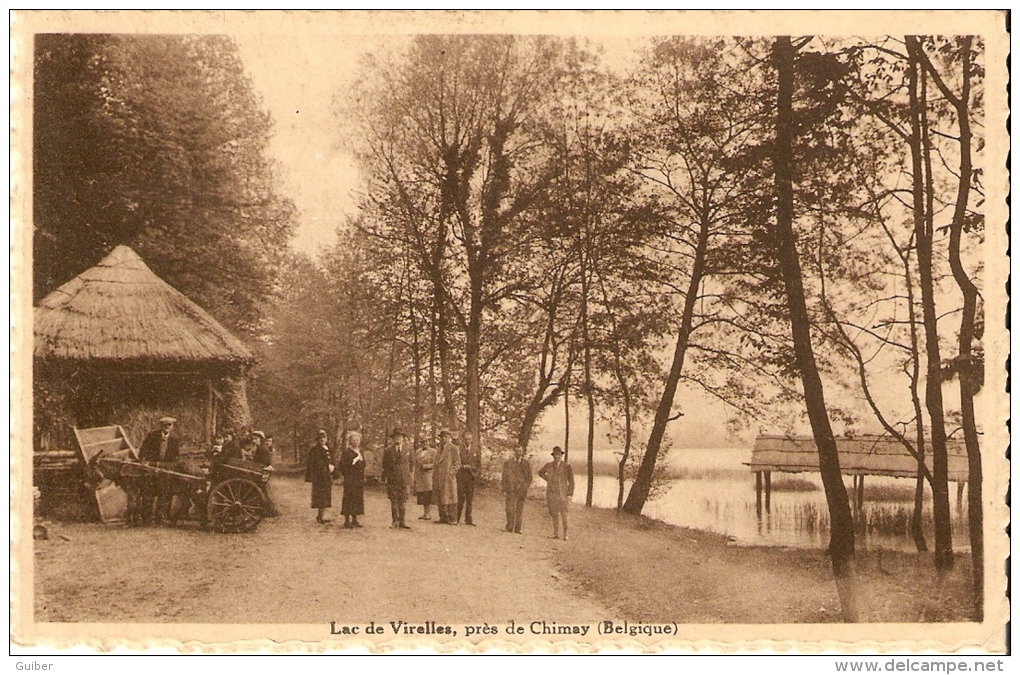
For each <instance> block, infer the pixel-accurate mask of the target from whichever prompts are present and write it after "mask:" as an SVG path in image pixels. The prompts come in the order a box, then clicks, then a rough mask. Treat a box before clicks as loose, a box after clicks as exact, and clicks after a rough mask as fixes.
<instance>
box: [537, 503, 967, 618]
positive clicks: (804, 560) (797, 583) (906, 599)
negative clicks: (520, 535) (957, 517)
mask: <svg viewBox="0 0 1020 675" xmlns="http://www.w3.org/2000/svg"><path fill="white" fill-rule="evenodd" d="M571 518H572V521H571V523H572V525H571V531H572V532H574V533H576V534H575V535H574V536H572V537H571V540H570V541H569V542H565V543H564V544H565V545H564V546H562V547H560V548H559V549H557V551H556V556H555V557H554V562H555V563H556V565H557V567H558V568H559V569H560V570H562V571H563V573H564V574H566V575H568V576H569V577H571V578H572V579H574V580H575V581H576V582H578V583H579V584H581V586H582V587H583V588H585V589H586V590H587V591H588V592H590V593H592V594H593V596H594V597H595V598H596V599H597V600H598V601H599V602H601V603H602V604H605V605H606V606H608V607H610V608H612V609H615V610H617V611H618V614H619V616H621V617H623V618H628V619H631V620H635V621H653V620H659V621H661V620H664V619H665V618H668V619H669V620H671V621H675V622H677V623H741V624H744V623H748V624H753V623H767V624H771V623H833V622H840V621H841V618H840V614H839V600H838V596H837V595H836V586H835V581H834V580H833V577H832V572H831V566H830V563H829V559H828V554H827V552H826V551H825V550H823V549H807V548H797V547H787V546H759V545H753V544H752V545H747V544H740V543H736V542H734V541H733V540H731V538H730V537H728V536H726V535H721V534H716V533H714V532H708V531H704V530H696V529H692V528H687V527H682V526H678V525H671V524H669V523H665V522H663V521H661V520H656V519H653V518H649V517H647V516H643V515H642V516H632V515H630V514H621V513H617V512H616V511H615V509H605V508H599V507H591V508H588V507H583V506H582V507H576V506H574V507H572V510H571ZM575 522H577V523H578V524H577V525H574V523H575ZM580 528H584V531H583V532H582V531H580ZM955 561H956V562H955V565H954V567H953V569H952V570H951V571H950V572H949V573H948V574H947V575H946V577H945V578H944V579H942V580H941V582H940V581H939V580H938V579H937V575H936V573H935V568H934V564H933V554H932V552H930V551H929V552H926V553H909V552H902V551H891V550H886V549H873V550H860V551H858V552H857V573H858V583H859V589H860V594H861V600H862V605H863V607H864V613H863V615H862V616H863V617H864V620H863V621H862V622H867V623H871V622H883V623H887V622H896V623H917V622H922V623H923V622H961V621H973V618H972V616H971V609H970V608H971V595H972V594H971V589H970V555H969V553H961V552H957V553H956V557H955Z"/></svg>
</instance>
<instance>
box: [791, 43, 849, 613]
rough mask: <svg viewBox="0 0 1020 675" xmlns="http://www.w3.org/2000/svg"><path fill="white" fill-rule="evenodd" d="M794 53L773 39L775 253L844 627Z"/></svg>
mask: <svg viewBox="0 0 1020 675" xmlns="http://www.w3.org/2000/svg"><path fill="white" fill-rule="evenodd" d="M796 51H797V49H796V48H795V47H794V46H793V45H792V43H791V41H790V38H789V36H780V37H777V38H776V43H775V61H776V70H777V74H778V80H779V86H778V90H779V91H778V99H777V108H776V145H775V158H774V166H775V176H776V235H777V236H776V239H777V242H776V249H777V254H778V257H779V265H780V268H781V270H782V274H783V284H784V286H785V287H786V299H787V306H788V308H789V312H790V328H791V332H792V334H793V348H794V354H795V356H796V362H797V370H798V371H799V372H800V377H801V383H802V385H803V387H804V402H805V404H806V406H807V412H808V419H809V420H810V422H811V431H812V433H813V434H814V438H815V445H816V446H817V448H818V464H819V469H820V472H821V475H822V484H823V485H824V487H825V500H826V502H827V504H828V508H829V523H830V538H829V555H830V556H831V558H832V571H833V576H835V578H836V588H837V590H838V592H839V599H840V607H841V610H842V614H843V619H844V621H848V622H849V621H857V620H858V618H859V610H858V602H857V588H856V563H855V551H854V523H853V516H852V514H851V512H850V501H849V499H848V497H847V494H846V486H845V485H844V484H843V476H842V474H841V472H840V468H839V454H838V452H837V450H836V439H835V437H834V435H833V433H832V427H831V425H830V424H829V416H828V410H827V408H826V404H825V393H824V388H823V386H822V380H821V377H820V376H819V374H818V367H817V365H816V363H815V357H814V349H813V347H812V345H811V323H810V317H809V315H808V311H807V302H806V300H805V296H804V286H803V279H802V276H801V269H800V259H799V255H798V253H797V240H796V236H795V235H794V232H793V90H794V72H793V68H794V55H795V53H796Z"/></svg>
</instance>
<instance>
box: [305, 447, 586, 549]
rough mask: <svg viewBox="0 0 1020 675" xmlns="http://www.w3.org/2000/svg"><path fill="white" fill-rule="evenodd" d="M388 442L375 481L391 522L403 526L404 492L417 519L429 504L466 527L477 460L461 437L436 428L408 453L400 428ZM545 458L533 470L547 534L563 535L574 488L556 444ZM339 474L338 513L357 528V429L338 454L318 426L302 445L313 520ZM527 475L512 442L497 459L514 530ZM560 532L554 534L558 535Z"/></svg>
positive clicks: (428, 511) (361, 506)
mask: <svg viewBox="0 0 1020 675" xmlns="http://www.w3.org/2000/svg"><path fill="white" fill-rule="evenodd" d="M389 440H390V443H389V444H388V445H387V447H386V450H385V452H384V453H383V461H382V476H381V478H382V480H383V482H384V483H385V484H386V496H387V498H388V499H389V501H390V515H391V521H392V523H391V527H392V528H394V529H403V530H409V529H411V528H410V526H408V525H407V522H406V518H407V501H408V499H410V497H411V495H412V493H413V494H414V496H415V498H416V501H417V503H418V505H419V506H421V507H422V515H421V516H419V520H426V521H428V520H432V506H433V505H434V506H435V507H436V512H437V521H436V522H437V523H438V524H443V525H457V524H459V523H460V522H461V519H462V518H463V520H464V523H465V524H466V525H472V526H473V525H474V524H475V523H474V518H473V514H472V506H473V502H474V492H475V485H476V483H477V481H478V478H479V475H478V468H477V467H478V463H477V458H476V457H475V456H474V454H473V453H472V452H471V446H470V443H469V442H468V439H467V438H464V439H463V440H464V442H463V443H461V444H458V443H457V442H456V441H457V437H456V434H455V432H453V431H452V430H451V429H448V428H444V429H442V430H441V431H440V432H439V444H438V446H433V445H432V444H431V443H428V442H426V443H425V444H424V445H423V446H422V447H421V448H420V449H418V450H417V451H415V450H414V449H413V448H410V447H408V443H407V440H408V439H407V436H406V434H404V432H403V431H401V430H400V429H394V430H393V431H392V432H391V433H390V438H389ZM552 454H553V461H551V462H549V463H548V464H546V465H545V466H543V467H542V468H541V469H539V471H538V475H539V476H540V477H541V478H543V479H544V480H545V481H546V506H547V508H548V510H549V514H550V516H551V517H552V520H553V535H552V536H553V537H554V538H556V539H559V538H561V537H562V538H563V539H566V538H567V506H568V504H569V503H570V497H571V496H572V495H573V494H574V475H573V472H572V470H571V468H570V465H569V464H567V463H566V462H564V461H563V450H562V449H561V448H559V447H558V446H557V447H555V448H553V453H552ZM338 476H342V477H343V497H342V500H341V504H340V513H341V515H343V516H344V527H345V528H358V527H361V523H359V522H358V516H361V515H363V514H364V512H365V499H364V487H365V458H364V456H363V455H362V453H361V434H360V433H359V432H356V431H351V432H348V433H347V444H346V447H345V448H344V450H343V452H342V453H341V454H340V456H339V459H338V460H337V459H336V458H335V455H334V454H333V453H332V452H331V451H330V448H329V445H328V434H327V433H326V431H325V430H322V429H320V430H319V432H318V434H317V438H316V443H315V445H314V446H313V447H312V448H311V449H310V450H309V451H308V457H307V461H306V465H305V481H306V482H308V483H311V489H312V499H311V505H312V508H313V509H317V511H318V514H317V516H316V521H317V522H319V523H328V522H330V519H329V518H327V517H326V509H328V508H331V507H332V485H333V479H334V478H336V477H338ZM531 482H532V473H531V464H530V463H529V461H528V459H527V456H526V450H525V449H524V448H523V447H519V448H517V449H516V450H515V451H514V454H513V456H512V457H510V458H508V459H507V460H506V462H504V464H503V478H502V491H503V494H504V497H505V500H506V519H507V522H506V531H507V532H516V533H518V534H520V533H521V525H522V517H523V513H524V504H525V501H526V499H527V495H528V490H529V488H530V487H531ZM561 532H562V534H561Z"/></svg>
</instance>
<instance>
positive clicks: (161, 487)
mask: <svg viewBox="0 0 1020 675" xmlns="http://www.w3.org/2000/svg"><path fill="white" fill-rule="evenodd" d="M176 423H177V420H176V419H174V418H173V417H161V418H160V419H159V427H160V428H159V429H156V430H154V431H150V432H149V433H148V434H146V436H145V440H144V441H142V447H141V448H139V450H138V459H140V460H141V461H143V462H145V463H147V464H152V465H154V466H156V467H157V468H158V467H160V466H163V467H166V466H167V465H169V464H173V463H174V462H176V461H177V457H178V455H179V454H180V450H181V440H180V439H179V438H177V436H174V435H173V430H174V425H175V424H176ZM172 498H173V493H172V491H171V490H170V485H168V484H167V481H166V480H165V479H163V478H161V477H160V476H156V479H155V480H153V481H148V483H147V485H146V486H145V487H144V488H143V491H142V519H143V521H145V522H148V521H149V519H150V518H151V514H152V512H153V507H155V512H156V522H157V523H159V522H163V521H167V520H169V519H170V501H171V499H172Z"/></svg>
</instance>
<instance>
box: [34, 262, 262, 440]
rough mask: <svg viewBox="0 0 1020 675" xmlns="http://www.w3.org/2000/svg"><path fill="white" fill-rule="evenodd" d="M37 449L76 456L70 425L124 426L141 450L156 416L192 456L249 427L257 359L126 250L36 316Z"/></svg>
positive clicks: (48, 301) (46, 301)
mask: <svg viewBox="0 0 1020 675" xmlns="http://www.w3.org/2000/svg"><path fill="white" fill-rule="evenodd" d="M34 322H35V347H34V356H35V359H34V361H35V377H34V384H35V388H34V395H35V398H34V403H35V406H34V407H35V430H36V439H35V446H36V449H37V450H68V449H72V448H73V443H74V440H73V435H71V434H70V432H71V427H72V426H78V427H91V426H105V425H110V424H120V425H121V426H123V427H124V428H125V430H126V431H127V433H128V437H129V439H130V440H131V441H132V442H133V443H135V444H136V445H137V444H138V443H140V442H141V439H142V437H143V436H144V434H145V432H146V431H148V430H149V429H151V428H152V427H153V426H154V423H155V420H156V419H158V417H159V416H160V415H164V414H171V415H174V416H176V417H177V418H178V420H179V422H178V429H179V431H180V433H181V435H182V437H183V438H182V440H183V441H184V443H185V445H186V447H187V446H190V447H191V448H192V449H193V450H194V451H196V452H201V451H204V449H205V446H206V445H207V444H208V442H209V440H210V439H211V436H212V435H213V433H214V432H215V430H216V428H217V427H232V428H240V427H244V426H247V425H249V424H250V423H251V418H250V413H249V410H248V403H247V397H246V394H245V386H244V379H245V376H246V374H247V371H248V368H249V367H250V366H251V365H252V364H253V363H254V360H255V358H254V355H253V354H252V352H251V350H249V349H248V347H246V346H245V345H244V343H243V342H241V341H240V340H239V339H237V338H236V337H235V336H233V335H231V334H230V332H229V331H227V329H225V328H224V327H223V326H221V325H220V324H219V323H217V321H216V320H215V319H214V318H213V317H212V316H210V315H209V313H208V312H206V311H205V310H203V309H202V308H201V307H199V306H198V305H196V304H195V303H194V302H192V301H191V300H190V299H188V298H187V297H185V296H184V294H182V293H180V292H179V291H178V290H176V289H175V288H173V287H171V286H170V285H169V284H167V283H166V282H165V281H163V280H162V279H160V278H159V277H158V276H156V275H155V274H154V273H153V272H152V270H150V269H149V268H148V266H147V265H146V264H145V263H144V262H143V261H142V259H141V258H140V257H138V255H137V254H136V253H135V252H134V251H132V250H131V249H130V248H128V247H127V246H118V247H117V248H115V249H114V250H113V251H112V252H111V253H110V254H109V255H108V256H106V257H105V258H104V259H103V260H102V261H101V262H100V263H99V264H98V265H96V266H95V267H93V268H91V269H88V270H86V271H85V272H82V273H81V274H80V275H78V276H77V277H75V278H74V279H72V280H71V281H69V282H67V283H66V284H64V285H63V286H61V287H60V288H58V289H57V290H55V291H53V292H52V293H50V294H49V295H47V296H46V297H45V298H43V299H42V300H41V301H40V302H39V304H38V305H37V306H36V308H35V317H34Z"/></svg>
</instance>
